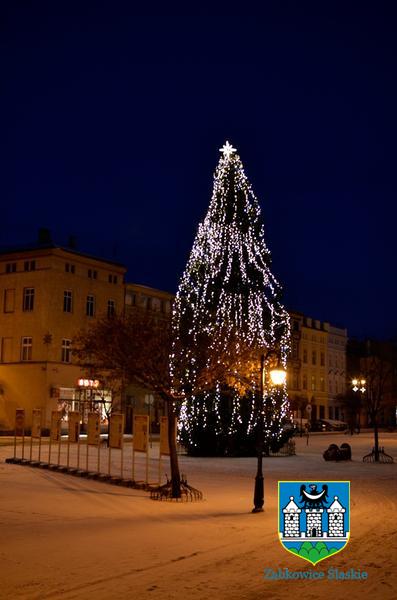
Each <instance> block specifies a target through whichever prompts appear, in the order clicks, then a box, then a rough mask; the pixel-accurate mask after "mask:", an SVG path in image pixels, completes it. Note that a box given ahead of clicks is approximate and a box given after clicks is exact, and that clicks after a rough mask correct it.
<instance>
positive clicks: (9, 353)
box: [1, 337, 14, 363]
mask: <svg viewBox="0 0 397 600" xmlns="http://www.w3.org/2000/svg"><path fill="white" fill-rule="evenodd" d="M13 358H14V357H13V338H11V337H3V338H2V340H1V362H3V363H7V362H13Z"/></svg>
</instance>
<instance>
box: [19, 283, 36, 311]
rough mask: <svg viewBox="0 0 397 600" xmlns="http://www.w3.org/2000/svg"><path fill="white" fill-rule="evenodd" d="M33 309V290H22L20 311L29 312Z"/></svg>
mask: <svg viewBox="0 0 397 600" xmlns="http://www.w3.org/2000/svg"><path fill="white" fill-rule="evenodd" d="M33 308H34V288H23V304H22V310H24V311H31V310H33Z"/></svg>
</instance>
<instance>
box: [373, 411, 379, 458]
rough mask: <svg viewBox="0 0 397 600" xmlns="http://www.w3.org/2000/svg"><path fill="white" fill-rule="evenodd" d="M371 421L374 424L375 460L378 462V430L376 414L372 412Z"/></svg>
mask: <svg viewBox="0 0 397 600" xmlns="http://www.w3.org/2000/svg"><path fill="white" fill-rule="evenodd" d="M372 423H373V426H374V442H375V443H374V449H375V462H379V432H378V420H377V415H376V414H373V416H372Z"/></svg>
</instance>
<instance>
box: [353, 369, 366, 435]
mask: <svg viewBox="0 0 397 600" xmlns="http://www.w3.org/2000/svg"><path fill="white" fill-rule="evenodd" d="M366 384H367V381H366V379H361V378H357V377H355V378H354V379H352V390H353V392H355V393H357V392H360V394H361V402H360V405H359V411H358V425H357V433H360V420H361V404H362V399H363V397H364V394H365V392H366V391H367V388H366V387H365V386H366ZM352 433H353V430H352Z"/></svg>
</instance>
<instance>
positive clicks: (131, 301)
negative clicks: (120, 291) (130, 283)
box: [125, 292, 136, 306]
mask: <svg viewBox="0 0 397 600" xmlns="http://www.w3.org/2000/svg"><path fill="white" fill-rule="evenodd" d="M125 303H126V304H127V305H128V306H135V305H136V294H132V293H131V292H127V293H126V295H125Z"/></svg>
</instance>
